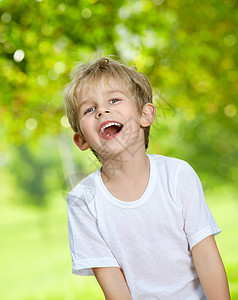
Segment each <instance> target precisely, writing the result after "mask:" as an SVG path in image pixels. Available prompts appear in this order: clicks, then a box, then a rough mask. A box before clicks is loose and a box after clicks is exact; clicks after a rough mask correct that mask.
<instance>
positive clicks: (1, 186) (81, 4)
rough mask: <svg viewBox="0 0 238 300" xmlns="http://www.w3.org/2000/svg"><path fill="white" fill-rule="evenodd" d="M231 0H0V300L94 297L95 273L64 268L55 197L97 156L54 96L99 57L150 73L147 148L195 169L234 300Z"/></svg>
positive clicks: (236, 178) (237, 173)
mask: <svg viewBox="0 0 238 300" xmlns="http://www.w3.org/2000/svg"><path fill="white" fill-rule="evenodd" d="M237 8H238V4H237V1H236V0H210V1H206V0H199V1H196V0H180V1H177V0H165V1H163V0H153V1H149V0H141V1H139V0H135V1H132V0H115V1H113V0H102V1H100V0H98V1H97V0H79V1H74V0H67V1H58V0H42V1H40V0H38V1H35V0H1V1H0V22H1V23H0V55H1V57H0V66H1V72H0V101H1V107H0V122H1V126H0V137H1V139H0V155H1V156H0V167H1V174H0V195H1V203H0V204H1V209H0V225H1V239H0V251H1V252H0V253H1V255H0V299H3V300H12V299H14V300H23V299H24V300H33V299H34V300H35V299H41V300H45V299H48V300H51V299H55V300H60V299H64V300H71V299H72V300H73V299H83V300H84V299H86V300H97V299H98V300H100V299H101V300H102V299H103V295H102V292H101V291H100V288H99V287H98V286H97V284H96V282H95V279H94V278H89V277H79V276H76V275H72V274H71V258H70V252H69V246H68V236H67V216H66V202H65V199H66V195H67V192H68V191H69V190H70V189H71V188H72V187H73V186H74V185H75V184H76V183H77V181H79V180H80V179H82V178H83V177H84V176H85V175H86V174H88V173H89V172H92V171H94V170H96V169H97V168H98V167H99V163H98V162H97V161H96V160H95V158H94V157H93V155H92V154H91V153H90V151H89V152H86V153H81V152H80V151H79V150H77V149H76V146H74V144H73V142H72V130H71V129H70V128H69V125H68V122H67V119H66V117H65V114H64V107H63V102H62V96H61V93H62V89H63V87H64V86H65V85H66V84H67V83H68V82H69V77H68V74H69V72H70V71H71V69H72V67H73V66H74V65H75V63H76V62H78V61H81V60H86V61H87V60H88V59H89V57H93V56H94V55H110V54H113V55H119V56H120V57H121V59H122V60H123V61H125V62H126V63H128V64H130V65H132V64H133V63H135V65H136V67H137V68H138V70H139V71H141V72H143V73H145V74H146V75H147V76H148V77H149V79H150V81H151V83H152V86H153V89H154V102H155V104H156V106H157V117H156V120H155V123H154V125H153V128H152V131H151V138H150V147H149V151H148V152H149V153H158V154H163V155H167V156H174V157H178V158H180V159H184V160H186V161H188V162H189V163H190V164H191V165H192V166H193V167H194V169H195V170H196V171H197V173H198V174H199V176H200V178H201V180H202V183H203V187H204V190H205V195H206V199H207V202H208V204H209V206H210V208H211V210H212V212H213V214H214V216H215V219H216V221H217V223H218V224H219V226H220V227H221V229H222V231H223V232H222V233H221V234H220V235H219V236H218V237H217V243H218V246H219V249H220V252H221V255H222V257H223V261H224V264H225V267H226V270H227V274H228V279H229V284H230V289H231V293H232V299H238V254H237V253H238V238H237V228H238V200H237V199H238V197H237V196H238V189H237V182H238V135H237V132H238V131H237V123H238V111H237V94H238V69H237V65H238V34H237V33H238V31H237V28H238V9H237ZM145 300H146V299H145Z"/></svg>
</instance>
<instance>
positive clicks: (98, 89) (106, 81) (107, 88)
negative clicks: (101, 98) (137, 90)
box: [78, 76, 129, 100]
mask: <svg viewBox="0 0 238 300" xmlns="http://www.w3.org/2000/svg"><path fill="white" fill-rule="evenodd" d="M113 92H119V93H124V94H128V93H129V89H128V86H127V84H126V83H125V81H124V80H122V79H120V78H114V77H112V76H111V77H109V76H103V77H101V78H99V79H97V80H95V79H93V78H91V79H89V80H87V81H85V82H84V83H83V84H82V86H81V88H80V90H79V94H78V95H79V100H80V99H82V98H85V97H90V96H95V95H97V94H105V95H106V94H110V93H113Z"/></svg>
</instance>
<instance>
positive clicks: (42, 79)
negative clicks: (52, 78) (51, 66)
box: [37, 75, 49, 86]
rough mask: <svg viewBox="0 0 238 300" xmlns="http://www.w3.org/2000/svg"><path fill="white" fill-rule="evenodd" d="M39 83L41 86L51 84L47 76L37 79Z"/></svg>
mask: <svg viewBox="0 0 238 300" xmlns="http://www.w3.org/2000/svg"><path fill="white" fill-rule="evenodd" d="M37 82H38V84H39V85H40V86H45V85H47V83H48V82H49V80H48V77H47V76H46V75H40V76H38V77H37Z"/></svg>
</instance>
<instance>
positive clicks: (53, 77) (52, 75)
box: [48, 70, 59, 81]
mask: <svg viewBox="0 0 238 300" xmlns="http://www.w3.org/2000/svg"><path fill="white" fill-rule="evenodd" d="M48 76H49V78H50V80H53V81H54V80H57V79H58V78H59V74H58V73H56V72H55V71H54V70H49V72H48Z"/></svg>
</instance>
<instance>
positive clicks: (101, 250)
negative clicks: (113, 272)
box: [67, 193, 119, 275]
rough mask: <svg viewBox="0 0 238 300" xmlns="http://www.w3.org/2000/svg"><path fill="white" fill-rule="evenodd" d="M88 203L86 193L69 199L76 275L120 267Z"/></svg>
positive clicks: (70, 241) (73, 266)
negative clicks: (96, 269)
mask: <svg viewBox="0 0 238 300" xmlns="http://www.w3.org/2000/svg"><path fill="white" fill-rule="evenodd" d="M87 202H88V200H87V199H86V196H85V194H84V193H83V194H82V195H80V197H79V196H76V195H72V194H69V195H68V197H67V214H68V235H69V245H70V252H71V259H72V273H74V274H76V275H94V274H93V271H92V268H95V267H119V265H118V263H117V261H116V259H115V257H114V256H113V254H112V252H111V251H110V249H109V247H108V246H107V244H106V242H105V241H104V239H103V237H102V236H101V234H100V232H99V230H98V226H97V221H96V218H95V216H94V215H93V214H92V212H91V211H90V209H89V205H88V203H87ZM91 204H92V202H91Z"/></svg>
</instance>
